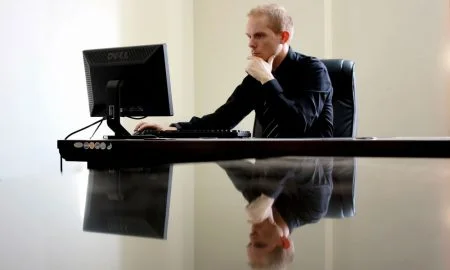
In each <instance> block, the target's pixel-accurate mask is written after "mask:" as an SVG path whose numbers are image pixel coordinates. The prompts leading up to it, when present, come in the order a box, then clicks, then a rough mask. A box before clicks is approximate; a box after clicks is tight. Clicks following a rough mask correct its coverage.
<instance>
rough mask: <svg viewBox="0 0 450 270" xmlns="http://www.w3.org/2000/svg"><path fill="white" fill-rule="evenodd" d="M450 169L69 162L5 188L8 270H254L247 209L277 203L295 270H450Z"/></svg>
mask: <svg viewBox="0 0 450 270" xmlns="http://www.w3.org/2000/svg"><path fill="white" fill-rule="evenodd" d="M195 154H196V153H195V152H192V155H193V156H195ZM449 161H450V160H449V159H447V158H445V157H440V158H424V157H398V158H394V157H314V156H301V155H290V156H282V157H268V158H264V159H259V158H257V159H252V158H246V159H228V160H223V161H220V160H215V161H203V162H192V163H191V162H184V163H173V164H172V163H168V164H158V165H150V164H149V165H148V166H146V167H138V168H132V167H128V168H108V169H91V170H88V169H87V168H86V163H84V162H64V171H63V173H62V174H61V173H60V172H59V168H58V166H57V164H55V173H54V174H52V175H35V176H33V177H29V178H28V177H27V178H21V179H8V178H7V179H1V181H0V212H1V213H2V218H1V221H2V222H1V223H0V239H2V241H1V246H2V249H1V250H2V252H1V253H0V269H196V270H202V269H251V267H250V266H249V261H250V259H249V256H248V254H247V245H248V243H249V239H250V233H251V231H252V226H251V224H249V223H248V221H247V220H248V217H247V214H246V211H245V207H246V205H247V204H248V200H247V199H248V198H251V197H252V196H253V197H254V196H256V195H255V194H260V193H261V192H265V193H271V192H272V193H273V192H278V193H279V195H278V197H277V199H278V200H279V201H278V202H276V203H275V207H276V208H279V209H278V211H279V212H280V213H282V216H283V217H285V219H286V220H290V221H289V222H290V224H294V225H293V226H292V229H291V236H290V237H291V239H292V242H293V247H294V252H293V254H294V256H293V258H294V260H293V262H292V263H291V264H289V265H288V267H287V268H286V269H324V270H328V269H334V270H341V269H342V270H343V269H346V270H348V269H355V270H356V269H442V270H444V269H445V270H447V269H450V257H449V256H448V254H449V250H450V179H449V176H450V168H448V165H449V164H450V162H449ZM289 222H288V223H289ZM258 256H259V255H258ZM264 256H266V257H264ZM267 256H268V255H266V254H263V255H261V256H259V257H258V258H259V259H261V257H262V259H261V260H263V261H264V258H267Z"/></svg>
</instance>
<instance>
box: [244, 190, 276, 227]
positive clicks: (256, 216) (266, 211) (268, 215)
mask: <svg viewBox="0 0 450 270" xmlns="http://www.w3.org/2000/svg"><path fill="white" fill-rule="evenodd" d="M274 201H275V200H274V199H273V198H271V197H268V196H266V195H264V194H261V196H259V197H258V198H257V199H256V200H254V201H252V202H251V203H250V204H248V205H247V206H246V207H245V211H246V212H247V215H248V218H249V222H250V223H252V224H255V223H261V222H263V221H264V220H266V219H270V221H273V213H272V205H273V203H274Z"/></svg>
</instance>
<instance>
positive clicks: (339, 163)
mask: <svg viewBox="0 0 450 270" xmlns="http://www.w3.org/2000/svg"><path fill="white" fill-rule="evenodd" d="M321 61H322V62H323V63H324V64H325V66H326V68H327V70H328V74H329V76H330V79H331V84H332V85H333V113H334V115H333V117H334V132H333V137H349V138H352V137H356V127H357V123H356V119H357V117H356V87H355V70H354V67H355V64H354V62H353V61H350V60H344V59H322V60H321ZM334 164H335V165H334V168H333V193H332V194H331V198H330V203H329V207H328V212H327V214H326V217H328V218H344V217H352V216H353V215H354V214H355V183H356V160H355V158H340V157H336V158H334Z"/></svg>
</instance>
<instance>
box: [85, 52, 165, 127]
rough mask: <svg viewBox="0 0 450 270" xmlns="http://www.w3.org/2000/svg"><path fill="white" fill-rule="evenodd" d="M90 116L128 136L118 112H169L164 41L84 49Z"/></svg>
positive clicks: (134, 114)
mask: <svg viewBox="0 0 450 270" xmlns="http://www.w3.org/2000/svg"><path fill="white" fill-rule="evenodd" d="M83 59H84V66H85V73H86V83H87V89H88V98H89V110H90V115H91V117H105V118H106V119H107V123H108V126H109V127H110V128H111V129H112V130H113V131H114V133H115V135H121V136H127V135H130V134H129V133H128V131H127V130H126V129H125V128H124V127H123V126H122V125H121V124H120V116H128V117H145V116H172V115H173V109H172V96H171V88H170V78H169V68H168V60H167V46H166V44H155V45H143V46H133V47H117V48H107V49H95V50H85V51H83Z"/></svg>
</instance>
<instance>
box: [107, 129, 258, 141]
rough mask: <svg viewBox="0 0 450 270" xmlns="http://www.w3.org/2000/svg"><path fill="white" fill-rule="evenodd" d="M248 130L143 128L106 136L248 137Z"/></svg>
mask: <svg viewBox="0 0 450 270" xmlns="http://www.w3.org/2000/svg"><path fill="white" fill-rule="evenodd" d="M250 136H251V133H250V131H243V130H224V129H220V130H166V131H158V130H152V129H145V130H143V131H140V132H136V133H135V134H133V135H130V136H112V137H111V136H108V138H109V139H146V138H248V137H250Z"/></svg>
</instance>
